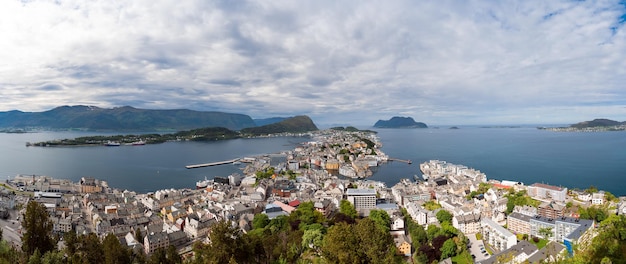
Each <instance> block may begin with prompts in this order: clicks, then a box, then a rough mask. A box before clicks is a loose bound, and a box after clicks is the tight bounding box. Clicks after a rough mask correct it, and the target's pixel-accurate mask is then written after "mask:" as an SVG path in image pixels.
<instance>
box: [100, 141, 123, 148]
mask: <svg viewBox="0 0 626 264" xmlns="http://www.w3.org/2000/svg"><path fill="white" fill-rule="evenodd" d="M104 145H105V146H107V147H119V146H121V145H122V144H121V143H119V142H116V141H110V140H109V141H107V143H104Z"/></svg>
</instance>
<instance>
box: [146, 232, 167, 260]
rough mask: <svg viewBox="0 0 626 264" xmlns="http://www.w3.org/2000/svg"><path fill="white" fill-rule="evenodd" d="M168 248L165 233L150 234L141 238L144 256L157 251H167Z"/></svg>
mask: <svg viewBox="0 0 626 264" xmlns="http://www.w3.org/2000/svg"><path fill="white" fill-rule="evenodd" d="M169 246H170V240H169V237H168V236H167V233H165V232H158V233H150V234H148V235H147V236H145V237H144V238H143V247H144V251H145V252H146V255H150V254H152V253H154V252H155V251H157V249H159V248H162V249H167V247H169Z"/></svg>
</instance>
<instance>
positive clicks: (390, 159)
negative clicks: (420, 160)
mask: <svg viewBox="0 0 626 264" xmlns="http://www.w3.org/2000/svg"><path fill="white" fill-rule="evenodd" d="M387 160H389V161H399V162H404V163H406V164H411V163H413V162H412V161H411V160H403V159H396V158H388V159H387Z"/></svg>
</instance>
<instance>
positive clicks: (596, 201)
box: [591, 191, 604, 205]
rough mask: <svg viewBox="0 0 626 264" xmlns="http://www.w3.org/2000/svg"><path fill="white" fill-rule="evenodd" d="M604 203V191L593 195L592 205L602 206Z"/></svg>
mask: <svg viewBox="0 0 626 264" xmlns="http://www.w3.org/2000/svg"><path fill="white" fill-rule="evenodd" d="M603 203H604V191H599V192H597V193H594V194H592V195H591V204H593V205H602V204H603Z"/></svg>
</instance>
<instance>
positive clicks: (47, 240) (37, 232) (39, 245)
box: [22, 201, 55, 255]
mask: <svg viewBox="0 0 626 264" xmlns="http://www.w3.org/2000/svg"><path fill="white" fill-rule="evenodd" d="M49 217H50V216H49V215H48V211H46V207H45V206H43V205H42V204H40V203H38V202H35V201H30V202H28V204H27V205H26V212H25V213H24V215H23V218H22V227H23V230H24V235H23V236H22V251H24V252H25V253H26V254H28V255H33V254H34V253H35V250H36V249H38V250H39V253H40V254H42V253H43V254H45V253H46V252H48V251H50V250H53V249H55V243H54V240H53V239H52V227H53V224H52V221H50V218H49Z"/></svg>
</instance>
